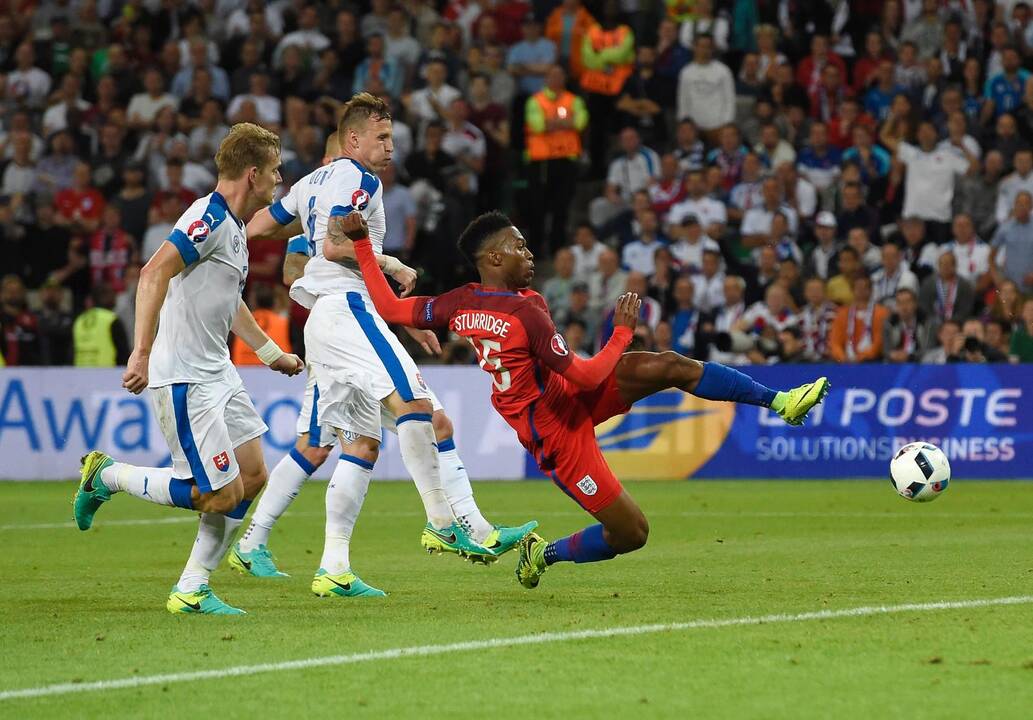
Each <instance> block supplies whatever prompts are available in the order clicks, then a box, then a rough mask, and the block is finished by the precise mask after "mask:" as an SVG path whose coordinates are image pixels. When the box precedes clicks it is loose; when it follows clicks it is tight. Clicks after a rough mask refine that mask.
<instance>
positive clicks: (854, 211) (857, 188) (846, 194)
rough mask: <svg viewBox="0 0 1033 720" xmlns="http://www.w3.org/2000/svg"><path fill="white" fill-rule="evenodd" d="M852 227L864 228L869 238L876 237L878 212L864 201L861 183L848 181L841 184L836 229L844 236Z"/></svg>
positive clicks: (840, 235)
mask: <svg viewBox="0 0 1033 720" xmlns="http://www.w3.org/2000/svg"><path fill="white" fill-rule="evenodd" d="M854 228H858V229H861V230H864V232H865V233H866V234H867V235H868V237H869V238H873V237H878V233H879V214H878V213H877V212H875V209H874V208H872V207H871V206H869V205H868V204H866V203H865V200H864V189H863V188H862V187H861V183H857V182H848V183H846V184H845V185H844V186H843V192H842V195H841V197H840V208H839V212H838V213H837V214H836V231H837V234H838V235H839V237H841V238H842V237H846V236H847V235H849V234H850V231H851V230H853V229H854Z"/></svg>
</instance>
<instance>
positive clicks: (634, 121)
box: [617, 45, 667, 147]
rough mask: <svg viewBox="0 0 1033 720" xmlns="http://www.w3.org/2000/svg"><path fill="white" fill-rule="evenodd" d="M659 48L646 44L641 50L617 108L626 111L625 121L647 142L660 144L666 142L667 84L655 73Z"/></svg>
mask: <svg viewBox="0 0 1033 720" xmlns="http://www.w3.org/2000/svg"><path fill="white" fill-rule="evenodd" d="M655 66H656V49H655V48H654V47H652V46H651V45H643V46H642V47H640V48H639V49H638V55H637V58H636V64H635V72H634V73H632V74H631V77H629V78H628V79H627V80H626V81H625V83H624V87H622V88H621V93H620V97H619V99H618V100H617V110H619V111H620V112H621V113H622V114H623V119H622V120H621V122H622V124H624V125H627V126H630V127H634V128H635V129H636V130H638V132H639V135H640V136H641V137H642V139H643V142H645V143H646V144H647V145H656V146H657V147H661V146H662V145H663V144H664V143H666V142H667V123H666V121H665V119H664V114H663V113H664V106H663V103H664V85H663V80H662V79H661V78H660V77H658V76H657V74H656V67H655Z"/></svg>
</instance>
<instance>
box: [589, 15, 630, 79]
mask: <svg viewBox="0 0 1033 720" xmlns="http://www.w3.org/2000/svg"><path fill="white" fill-rule="evenodd" d="M629 32H630V30H629V28H628V26H627V25H619V26H618V27H616V28H614V29H613V30H603V29H602V27H601V26H599V25H595V26H593V27H592V29H591V30H589V31H588V38H589V41H590V42H591V43H592V47H593V48H595V49H596V51H599V50H602V49H604V48H607V47H617V46H618V45H620V44H621V43H622V42H624V39H625V37H626V36H627V34H628V33H629ZM634 69H635V63H634V61H632V62H629V63H625V64H623V65H614V66H612V67H611V68H610V70H609V72H605V71H603V70H592V69H590V68H587V67H586V68H585V69H584V70H583V71H582V72H581V78H580V80H579V82H580V83H581V89H582V90H584V91H586V92H593V93H597V94H599V95H616V94H617V93H619V92H620V91H621V88H622V87H624V82H625V81H626V80H627V79H628V78H629V77H631V73H632V71H633V70H634Z"/></svg>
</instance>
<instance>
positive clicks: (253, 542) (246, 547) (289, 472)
mask: <svg viewBox="0 0 1033 720" xmlns="http://www.w3.org/2000/svg"><path fill="white" fill-rule="evenodd" d="M295 452H297V451H296V450H292V451H291V453H290V454H289V455H284V456H283V458H282V459H281V460H280V462H278V463H277V464H276V467H274V468H273V471H272V472H271V473H269V481H268V482H267V483H266V486H265V490H264V491H263V492H262V497H261V498H259V500H258V506H257V507H255V512H254V514H252V515H251V524H250V525H248V528H247V530H246V531H245V532H244V535H243V537H241V539H240V549H241V550H242V551H244V552H251V551H252V550H254V549H255V548H257V547H258V546H259V545H267V544H268V543H269V532H270V531H271V530H272V529H273V525H275V524H276V521H277V520H279V519H280V516H281V515H283V514H284V513H285V512H287V508H288V507H290V504H291V503H292V502H294V498H296V497H298V492H300V491H301V486H302V485H303V484H304V483H305V481H306V480H308V478H309V468H312V466H311V465H310V464H309V468H303V467H301V465H300V464H299V462H298V460H297V459H296V458H295V457H294V453H295ZM298 454H299V455H300V453H298ZM301 459H302V460H305V457H304V456H302V457H301ZM306 464H308V462H307V461H306Z"/></svg>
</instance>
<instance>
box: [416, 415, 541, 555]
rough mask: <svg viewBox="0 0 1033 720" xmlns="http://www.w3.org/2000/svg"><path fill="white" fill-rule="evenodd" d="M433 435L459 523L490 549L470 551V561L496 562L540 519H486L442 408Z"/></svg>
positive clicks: (476, 540) (442, 472)
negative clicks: (513, 522)
mask: <svg viewBox="0 0 1033 720" xmlns="http://www.w3.org/2000/svg"><path fill="white" fill-rule="evenodd" d="M432 424H433V426H434V436H435V438H436V439H437V441H438V462H439V466H440V472H441V482H442V484H443V485H444V486H445V495H447V496H448V502H449V505H450V506H451V507H452V513H453V514H454V515H455V516H456V519H457V520H459V523H460V524H461V525H462V526H463V527H464V528H466V530H467V532H468V533H469V534H470V537H471V538H472V539H473V540H474V542H476V543H478V544H480V545H482V546H484V547H486V548H487V549H489V550H491V554H489V555H481V554H478V553H475V552H471V553H470V554H469V555H468V558H469V560H470V562H473V563H481V564H484V565H488V564H490V563H494V562H497V561H498V559H499V557H500V556H501V555H504V554H505V553H507V552H509V551H510V550H512V549H513V548H515V547H516V546H517V545H518V544H519V543H520V541H521V540H523V539H524V538H525V537H527V536H528V535H529V534H530V533H531V532H533V531H534V529H535V528H536V527H538V522H537V521H535V520H531V521H530V522H526V523H524V524H523V525H519V526H517V527H507V526H505V525H493V524H492V523H490V522H488V520H487V519H485V517H484V515H483V514H482V513H481V510H480V508H479V507H477V501H476V500H474V497H473V488H472V487H471V486H470V476H469V475H467V472H466V468H465V467H464V466H463V461H462V460H461V459H460V457H459V452H458V451H457V450H456V443H455V439H454V437H453V428H452V421H451V420H450V419H449V418H448V415H446V414H445V412H444V411H443V410H436V411H435V412H434V415H433V417H432Z"/></svg>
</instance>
